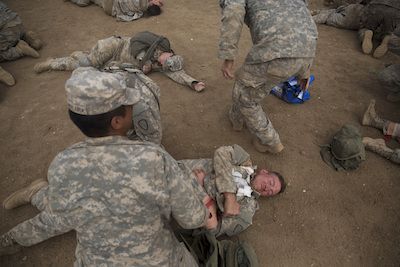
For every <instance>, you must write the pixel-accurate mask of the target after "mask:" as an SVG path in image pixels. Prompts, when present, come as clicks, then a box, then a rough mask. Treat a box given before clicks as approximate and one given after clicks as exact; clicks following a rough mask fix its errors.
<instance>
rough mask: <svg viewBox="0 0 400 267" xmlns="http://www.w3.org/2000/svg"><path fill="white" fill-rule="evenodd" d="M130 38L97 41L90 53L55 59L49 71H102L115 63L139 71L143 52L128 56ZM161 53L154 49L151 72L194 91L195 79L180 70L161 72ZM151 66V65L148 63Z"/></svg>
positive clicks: (73, 54) (79, 52) (110, 38)
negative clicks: (90, 67)
mask: <svg viewBox="0 0 400 267" xmlns="http://www.w3.org/2000/svg"><path fill="white" fill-rule="evenodd" d="M129 45H130V38H128V37H109V38H106V39H102V40H99V41H98V42H97V44H96V45H95V46H93V47H92V49H91V50H90V52H85V51H76V52H74V53H72V54H71V55H70V56H69V57H62V58H56V59H54V61H53V62H52V63H51V66H50V69H52V70H64V71H73V70H74V69H76V68H79V67H88V66H92V67H94V68H97V69H104V68H107V67H109V66H112V65H113V64H115V62H118V63H121V64H123V63H124V64H128V65H132V66H134V67H136V68H138V69H140V67H139V66H140V64H139V61H140V59H141V58H142V57H143V56H144V52H143V53H140V54H139V55H138V56H137V57H136V58H133V57H132V56H131V55H130V49H129ZM162 52H163V51H161V50H159V49H156V51H155V52H154V56H153V59H154V62H155V63H154V64H153V68H152V70H153V71H160V72H161V73H163V74H165V75H166V76H167V77H169V78H170V79H172V80H173V81H175V82H177V83H179V84H182V85H186V86H188V87H190V88H191V89H193V90H194V87H193V86H192V83H193V82H197V80H196V79H194V78H193V77H191V76H189V75H188V74H186V72H185V71H184V70H183V69H182V70H179V71H163V70H162V66H161V64H159V63H158V62H157V59H158V57H159V56H160V55H161V53H162ZM150 64H151V63H150Z"/></svg>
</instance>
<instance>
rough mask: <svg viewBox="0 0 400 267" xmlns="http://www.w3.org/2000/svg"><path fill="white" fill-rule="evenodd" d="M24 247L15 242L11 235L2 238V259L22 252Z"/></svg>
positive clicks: (0, 252)
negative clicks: (4, 256)
mask: <svg viewBox="0 0 400 267" xmlns="http://www.w3.org/2000/svg"><path fill="white" fill-rule="evenodd" d="M21 248H22V246H21V245H20V244H18V243H17V242H15V240H14V238H13V237H12V236H11V234H10V233H7V234H4V235H2V236H0V257H1V256H3V255H10V254H14V253H16V252H18V251H20V250H21Z"/></svg>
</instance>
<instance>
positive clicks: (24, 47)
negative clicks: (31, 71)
mask: <svg viewBox="0 0 400 267" xmlns="http://www.w3.org/2000/svg"><path fill="white" fill-rule="evenodd" d="M15 48H17V50H18V51H19V52H20V53H21V54H23V55H24V56H31V57H34V58H39V57H40V55H39V53H38V51H36V50H35V49H33V48H32V47H30V46H29V45H28V43H27V42H25V41H24V40H19V42H18V44H17V45H16V46H15Z"/></svg>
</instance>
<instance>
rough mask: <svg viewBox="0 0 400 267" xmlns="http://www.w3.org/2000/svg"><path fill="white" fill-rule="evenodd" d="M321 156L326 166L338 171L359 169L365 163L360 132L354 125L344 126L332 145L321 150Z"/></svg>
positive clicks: (334, 137)
mask: <svg viewBox="0 0 400 267" xmlns="http://www.w3.org/2000/svg"><path fill="white" fill-rule="evenodd" d="M328 153H330V154H331V159H329V158H328V155H327V154H328ZM320 154H321V157H322V159H323V160H324V161H325V162H326V164H328V165H329V166H330V167H331V168H332V169H334V170H336V171H339V170H342V169H345V170H355V169H357V168H358V167H360V165H361V163H362V162H364V161H365V148H364V145H363V144H362V140H361V133H360V131H359V130H358V128H357V127H355V126H353V125H344V126H343V127H342V128H341V129H340V131H338V132H337V133H335V135H334V136H333V138H332V141H331V144H330V145H329V146H325V147H323V148H322V149H321V151H320Z"/></svg>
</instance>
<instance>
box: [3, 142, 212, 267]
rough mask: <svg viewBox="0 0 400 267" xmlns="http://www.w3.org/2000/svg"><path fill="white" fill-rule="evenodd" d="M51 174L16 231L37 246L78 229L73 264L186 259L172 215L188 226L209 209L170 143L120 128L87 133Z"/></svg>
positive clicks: (21, 241)
mask: <svg viewBox="0 0 400 267" xmlns="http://www.w3.org/2000/svg"><path fill="white" fill-rule="evenodd" d="M48 181H49V185H48V186H47V187H45V188H43V189H42V190H40V191H39V192H38V193H37V194H35V195H34V197H33V199H32V204H34V205H35V206H36V207H38V208H39V209H40V210H41V212H40V213H39V214H38V215H37V216H36V217H34V218H32V219H30V220H27V221H25V222H23V223H21V224H19V225H17V226H16V227H14V228H13V229H11V230H10V233H11V235H12V236H13V237H14V239H15V241H17V242H18V243H19V244H21V245H23V246H31V245H34V244H37V243H39V242H41V241H44V240H46V239H48V238H50V237H53V236H56V235H59V234H62V233H66V232H68V231H71V230H75V231H76V235H77V240H78V244H77V248H76V258H77V260H76V262H75V266H182V264H180V262H181V260H182V261H185V257H187V251H185V250H184V246H182V245H181V244H179V243H178V241H177V239H176V238H175V236H174V234H173V232H172V230H171V229H170V225H169V222H170V220H171V219H172V218H174V219H175V220H176V221H177V222H178V223H179V224H180V225H181V226H182V227H183V228H187V229H189V228H198V227H202V226H203V225H204V224H205V223H206V221H207V219H208V216H209V212H208V209H207V207H206V206H205V205H204V204H203V203H202V201H201V200H200V199H199V198H198V197H196V194H195V193H194V189H193V187H192V185H191V183H189V182H187V178H185V176H184V174H183V172H182V171H181V169H180V168H179V167H178V164H177V162H176V161H175V160H174V159H173V158H172V157H171V156H170V155H169V154H168V153H167V152H166V151H165V150H163V149H162V148H160V147H159V146H157V145H153V144H151V143H148V142H138V141H132V140H129V139H127V138H126V137H122V136H109V137H104V138H87V139H86V141H85V142H81V143H77V144H75V145H73V146H72V147H70V148H68V149H67V150H65V151H64V152H61V153H60V154H59V155H57V156H56V158H55V159H54V160H53V162H52V163H51V165H50V167H49V171H48ZM188 266H192V265H188Z"/></svg>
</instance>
